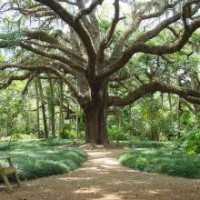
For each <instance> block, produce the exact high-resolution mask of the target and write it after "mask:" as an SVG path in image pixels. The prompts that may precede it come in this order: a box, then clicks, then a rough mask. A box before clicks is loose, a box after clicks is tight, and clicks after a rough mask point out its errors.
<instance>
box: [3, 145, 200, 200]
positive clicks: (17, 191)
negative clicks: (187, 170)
mask: <svg viewBox="0 0 200 200" xmlns="http://www.w3.org/2000/svg"><path fill="white" fill-rule="evenodd" d="M86 151H87V153H88V155H89V159H88V161H86V162H85V163H84V164H83V166H82V167H81V168H79V169H78V170H76V171H74V172H70V173H67V174H63V175H58V176H51V177H47V178H41V179H38V180H32V181H27V182H22V186H21V187H20V188H17V187H14V192H11V193H10V192H8V191H7V190H6V188H4V187H2V186H1V187H0V200H45V199H46V200H124V199H125V200H173V199H180V200H200V180H190V179H183V178H174V177H169V176H164V175H159V174H148V173H144V172H139V171H137V170H131V169H128V168H126V167H123V166H121V165H120V164H119V162H118V161H117V159H116V155H117V154H118V153H119V152H120V151H121V150H108V149H107V150H105V149H97V150H86Z"/></svg>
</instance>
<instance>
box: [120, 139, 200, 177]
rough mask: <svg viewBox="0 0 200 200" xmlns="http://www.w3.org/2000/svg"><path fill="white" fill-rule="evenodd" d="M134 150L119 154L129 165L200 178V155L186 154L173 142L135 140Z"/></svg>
mask: <svg viewBox="0 0 200 200" xmlns="http://www.w3.org/2000/svg"><path fill="white" fill-rule="evenodd" d="M133 144H134V148H135V149H133V150H132V151H128V152H124V153H122V154H121V155H120V156H119V160H120V162H121V163H122V164H123V165H124V166H127V167H130V168H133V169H139V170H141V171H145V172H153V173H162V174H167V175H171V176H178V177H186V178H200V156H199V155H186V154H184V152H182V151H181V150H180V149H179V148H178V145H177V144H176V143H172V142H166V143H165V142H161V143H159V142H148V141H146V142H141V144H140V142H139V141H137V142H135V143H134V142H133V143H132V145H133Z"/></svg>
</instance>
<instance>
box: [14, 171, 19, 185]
mask: <svg viewBox="0 0 200 200" xmlns="http://www.w3.org/2000/svg"><path fill="white" fill-rule="evenodd" d="M14 177H15V180H16V182H17V184H18V186H20V180H19V177H18V174H17V172H15V173H14Z"/></svg>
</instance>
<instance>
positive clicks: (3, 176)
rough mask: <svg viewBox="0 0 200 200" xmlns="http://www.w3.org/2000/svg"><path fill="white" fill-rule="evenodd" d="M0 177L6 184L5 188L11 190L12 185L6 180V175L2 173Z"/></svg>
mask: <svg viewBox="0 0 200 200" xmlns="http://www.w3.org/2000/svg"><path fill="white" fill-rule="evenodd" d="M2 178H3V181H4V183H5V185H6V186H7V188H8V189H9V190H10V191H12V187H11V185H10V183H9V181H8V178H7V176H6V175H5V174H2Z"/></svg>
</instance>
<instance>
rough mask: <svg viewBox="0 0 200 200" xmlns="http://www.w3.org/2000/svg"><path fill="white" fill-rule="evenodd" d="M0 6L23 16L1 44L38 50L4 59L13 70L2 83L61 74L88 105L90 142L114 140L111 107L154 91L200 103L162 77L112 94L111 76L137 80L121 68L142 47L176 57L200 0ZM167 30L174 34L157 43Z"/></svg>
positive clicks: (196, 23)
mask: <svg viewBox="0 0 200 200" xmlns="http://www.w3.org/2000/svg"><path fill="white" fill-rule="evenodd" d="M107 5H108V7H109V10H106V11H105V9H107V7H106V6H107ZM0 9H1V12H2V13H3V14H4V15H6V13H7V15H13V16H17V19H16V23H17V24H18V28H16V29H15V30H14V28H13V27H8V29H10V28H12V31H15V32H12V33H10V35H11V36H10V37H8V36H9V34H8V35H5V34H1V35H0V38H1V40H0V48H8V47H10V46H11V45H15V46H17V47H20V48H21V49H23V50H25V51H30V52H31V53H32V54H37V55H38V56H39V57H38V60H37V62H35V63H34V64H33V62H29V60H25V61H24V60H22V61H21V62H14V63H13V62H7V63H1V64H0V67H1V70H8V69H12V70H10V76H9V77H8V78H7V79H6V80H4V81H2V82H1V88H4V87H6V86H8V85H9V84H11V83H12V81H14V80H25V79H28V81H27V82H28V83H30V82H31V80H33V79H34V78H35V77H36V76H37V75H38V74H40V73H52V74H53V75H54V76H56V77H59V78H61V79H62V80H63V81H64V82H65V83H66V84H67V85H68V87H69V89H70V91H71V93H72V95H73V96H74V97H75V98H76V99H77V101H78V102H79V104H80V106H81V108H82V109H83V112H84V116H85V124H86V140H87V141H88V142H91V141H93V142H95V143H98V144H101V143H106V142H108V136H107V127H106V117H107V109H108V107H110V106H125V105H128V104H131V103H133V102H135V101H136V100H138V99H139V98H141V97H142V96H144V95H147V94H148V93H154V92H156V91H160V92H162V93H174V94H177V95H179V96H180V97H182V98H184V99H186V100H187V101H190V102H192V103H199V102H200V99H199V98H200V92H199V91H195V90H192V89H190V88H181V87H178V86H173V85H169V84H167V83H165V82H159V81H156V80H149V81H148V82H140V84H138V87H137V88H129V90H128V91H127V92H126V93H125V94H124V95H120V96H114V95H112V94H111V93H110V92H109V91H110V90H109V84H110V83H112V82H116V83H119V82H120V81H122V82H123V81H124V80H127V79H130V80H134V79H137V76H131V75H130V74H127V73H119V72H120V71H123V68H124V67H127V65H128V64H130V60H132V59H134V56H135V55H136V54H138V53H144V54H153V55H158V56H159V57H160V58H163V59H164V60H165V61H166V62H170V59H169V58H168V55H169V54H172V53H174V52H176V51H180V50H181V49H182V47H183V46H184V45H185V44H186V43H187V42H188V41H189V39H190V37H191V36H192V34H193V33H194V32H195V31H196V30H197V29H198V28H199V27H200V15H199V12H200V2H199V0H165V1H157V0H154V1H148V0H146V1H136V0H132V1H131V0H113V1H105V0H35V1H34V0H25V1H21V0H4V1H3V3H1V5H0ZM2 16H3V15H2ZM5 18H6V17H5ZM5 18H4V17H2V20H4V23H7V22H6V20H5ZM163 32H164V33H165V34H168V35H169V37H166V39H165V40H164V41H163V42H161V41H160V39H159V40H158V41H159V43H158V42H157V40H156V38H158V37H159V36H160V34H163ZM14 33H15V34H14ZM16 33H17V34H16ZM6 36H7V37H6ZM13 38H14V39H13ZM167 40H168V41H167ZM40 57H41V59H40ZM44 58H45V59H44ZM30 60H31V59H30ZM43 60H45V61H43ZM15 70H21V71H22V72H24V73H20V74H19V73H18V74H16V73H14V72H15Z"/></svg>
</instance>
